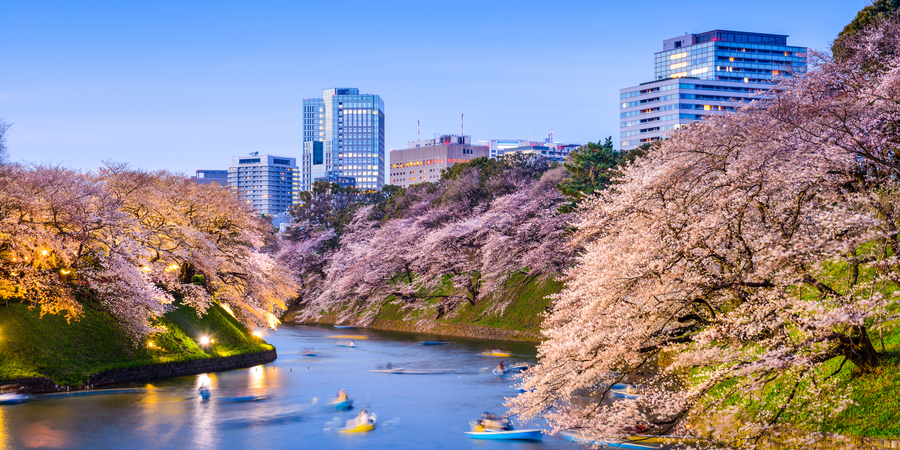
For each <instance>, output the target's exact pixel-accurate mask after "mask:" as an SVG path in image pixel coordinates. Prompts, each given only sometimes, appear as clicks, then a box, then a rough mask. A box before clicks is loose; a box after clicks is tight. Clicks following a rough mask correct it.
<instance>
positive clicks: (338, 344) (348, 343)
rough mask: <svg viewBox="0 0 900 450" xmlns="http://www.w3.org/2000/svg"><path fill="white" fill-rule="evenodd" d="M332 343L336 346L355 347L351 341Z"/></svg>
mask: <svg viewBox="0 0 900 450" xmlns="http://www.w3.org/2000/svg"><path fill="white" fill-rule="evenodd" d="M334 345H337V346H338V347H350V348H355V347H356V343H354V342H353V341H347V342H338V343H336V344H334Z"/></svg>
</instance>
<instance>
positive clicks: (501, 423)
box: [478, 412, 510, 431]
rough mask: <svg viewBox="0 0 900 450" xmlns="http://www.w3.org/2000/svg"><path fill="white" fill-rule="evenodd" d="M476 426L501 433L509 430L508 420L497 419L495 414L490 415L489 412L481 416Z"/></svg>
mask: <svg viewBox="0 0 900 450" xmlns="http://www.w3.org/2000/svg"><path fill="white" fill-rule="evenodd" d="M478 425H480V426H481V427H482V428H484V429H485V430H495V431H503V430H509V429H510V426H509V420H508V419H506V418H503V417H497V415H496V414H491V413H489V412H485V413H484V414H482V415H481V420H479V421H478Z"/></svg>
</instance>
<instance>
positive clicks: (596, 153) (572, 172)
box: [557, 137, 651, 212]
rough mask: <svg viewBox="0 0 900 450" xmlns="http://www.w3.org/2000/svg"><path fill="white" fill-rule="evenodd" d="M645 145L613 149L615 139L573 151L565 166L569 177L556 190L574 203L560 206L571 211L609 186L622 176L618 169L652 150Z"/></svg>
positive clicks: (590, 144)
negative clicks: (631, 148)
mask: <svg viewBox="0 0 900 450" xmlns="http://www.w3.org/2000/svg"><path fill="white" fill-rule="evenodd" d="M650 146H651V144H644V145H643V146H641V147H638V148H636V149H634V150H631V151H616V150H614V149H613V143H612V138H611V137H608V138H606V141H605V142H604V143H603V144H600V143H599V142H598V143H594V142H588V143H587V144H585V145H582V146H581V147H578V148H577V149H576V150H575V151H573V152H572V153H571V154H570V155H569V158H568V159H567V160H566V162H565V164H564V166H565V168H566V170H568V172H569V174H568V177H566V179H565V180H564V181H563V182H561V183H560V184H559V185H558V186H557V188H558V189H559V190H560V192H562V193H563V194H564V195H565V196H566V197H567V198H568V199H570V200H571V201H570V202H569V203H567V204H564V205H562V206H560V210H561V211H563V212H572V211H573V210H574V209H575V207H576V206H577V205H578V203H579V202H581V200H583V199H584V198H585V197H589V196H591V195H593V194H594V193H596V192H598V191H602V190H603V189H605V188H606V187H607V186H609V185H610V184H611V183H612V182H613V180H614V179H615V177H616V176H617V175H618V174H619V172H618V170H617V169H618V167H619V166H622V165H626V164H628V163H631V162H634V160H635V159H636V158H638V157H640V156H642V155H643V154H644V153H646V152H647V150H649V149H650Z"/></svg>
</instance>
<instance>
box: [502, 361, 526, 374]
mask: <svg viewBox="0 0 900 450" xmlns="http://www.w3.org/2000/svg"><path fill="white" fill-rule="evenodd" d="M529 367H531V366H530V365H529V364H528V363H525V362H517V363H515V364H513V365H512V366H510V367H507V368H506V373H518V372H524V371H526V370H528V368H529Z"/></svg>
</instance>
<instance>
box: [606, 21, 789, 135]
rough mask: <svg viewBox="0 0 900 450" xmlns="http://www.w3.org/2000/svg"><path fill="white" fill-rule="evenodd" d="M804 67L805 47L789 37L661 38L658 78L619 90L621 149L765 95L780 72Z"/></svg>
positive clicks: (721, 33)
mask: <svg viewBox="0 0 900 450" xmlns="http://www.w3.org/2000/svg"><path fill="white" fill-rule="evenodd" d="M804 72H806V48H805V47H791V46H788V45H787V36H785V35H780V34H764V33H748V32H738V31H724V30H713V31H709V32H706V33H701V34H686V35H684V36H680V37H676V38H671V39H666V40H664V41H663V51H661V52H658V53H656V58H655V81H651V82H647V83H643V84H641V85H639V86H633V87H630V88H625V89H621V90H620V91H619V97H620V104H619V111H620V114H619V117H620V120H619V129H620V137H621V139H620V140H621V148H622V149H623V150H630V149H633V148H635V147H638V146H640V145H642V144H645V143H648V142H653V141H655V140H658V139H661V138H663V137H665V136H666V133H668V132H669V130H672V129H675V128H679V127H681V126H683V125H686V124H689V123H691V122H694V121H697V120H702V119H703V117H704V116H706V115H709V114H721V113H722V112H723V111H729V110H733V109H734V107H735V106H736V105H737V104H738V102H742V101H748V100H751V99H753V98H755V97H759V96H764V95H765V93H766V92H767V91H768V90H769V89H771V88H772V87H773V85H774V84H775V83H776V82H777V80H778V78H779V77H782V76H793V75H796V74H802V73H804Z"/></svg>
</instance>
